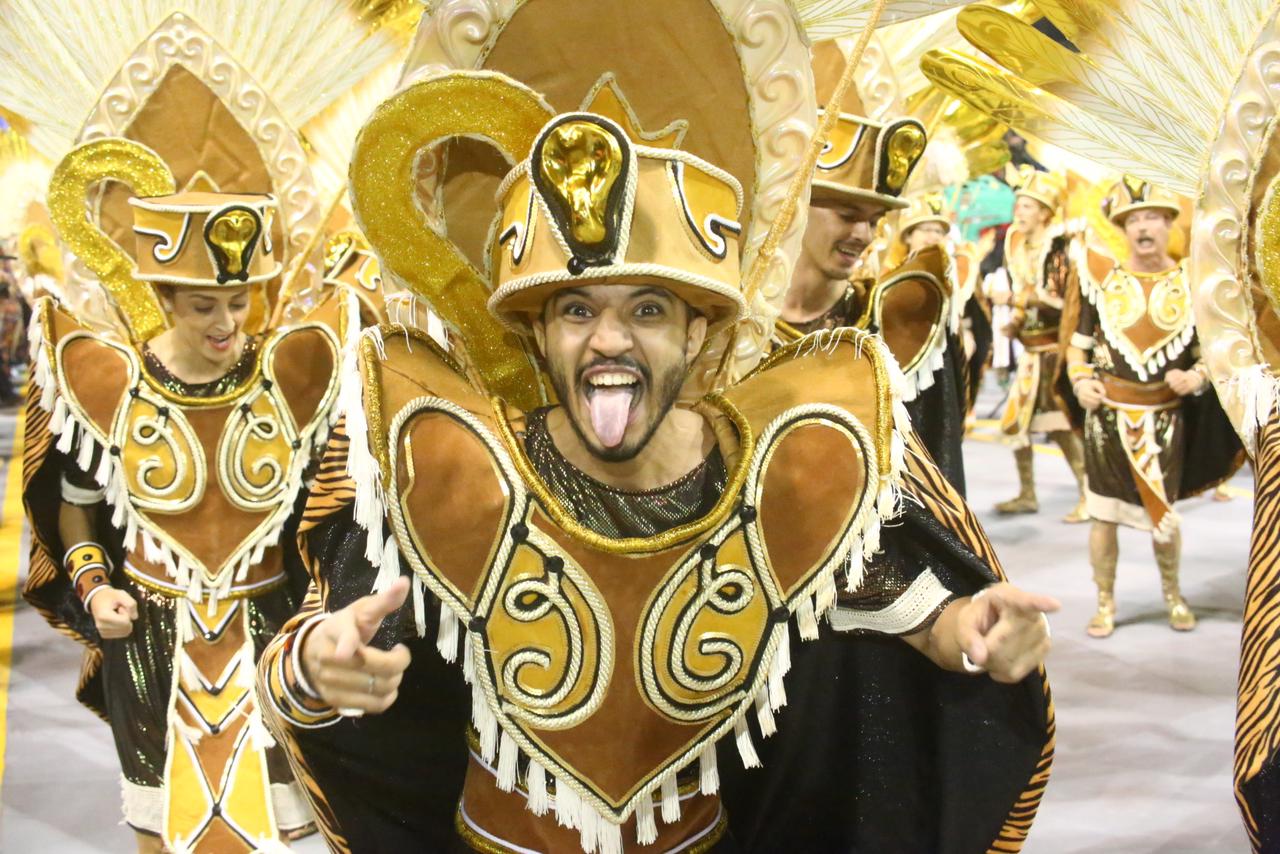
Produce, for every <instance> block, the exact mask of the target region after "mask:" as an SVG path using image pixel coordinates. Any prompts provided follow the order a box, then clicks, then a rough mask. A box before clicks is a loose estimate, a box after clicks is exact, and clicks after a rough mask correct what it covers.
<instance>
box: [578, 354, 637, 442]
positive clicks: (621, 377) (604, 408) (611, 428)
mask: <svg viewBox="0 0 1280 854" xmlns="http://www.w3.org/2000/svg"><path fill="white" fill-rule="evenodd" d="M644 385H645V383H644V377H643V376H642V375H641V373H640V372H639V371H637V370H635V369H634V368H627V367H622V366H618V365H610V366H604V367H598V368H590V369H588V370H587V371H586V372H585V373H584V374H583V376H582V393H583V396H584V397H585V398H586V401H587V412H588V413H589V414H590V416H591V429H593V430H594V431H595V433H596V438H598V439H599V440H600V444H602V445H604V446H605V447H606V448H616V447H618V446H619V445H621V444H622V439H623V437H624V436H625V435H626V433H627V427H628V426H629V425H630V424H631V422H632V421H633V420H634V419H635V413H636V408H637V406H638V405H639V402H640V398H641V396H642V395H643V394H644Z"/></svg>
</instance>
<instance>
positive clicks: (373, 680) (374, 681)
mask: <svg viewBox="0 0 1280 854" xmlns="http://www.w3.org/2000/svg"><path fill="white" fill-rule="evenodd" d="M377 684H378V677H376V676H374V675H373V674H372V673H371V674H369V690H368V693H370V694H372V693H374V688H375V687H377Z"/></svg>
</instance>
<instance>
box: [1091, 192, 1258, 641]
mask: <svg viewBox="0 0 1280 854" xmlns="http://www.w3.org/2000/svg"><path fill="white" fill-rule="evenodd" d="M1103 209H1104V211H1105V212H1106V213H1107V214H1108V216H1109V218H1110V219H1111V222H1112V223H1114V224H1115V225H1116V226H1117V227H1118V228H1120V229H1121V230H1123V231H1124V235H1125V238H1126V239H1127V240H1128V244H1129V259H1128V261H1126V262H1125V263H1123V264H1120V263H1116V261H1115V260H1114V259H1112V258H1111V257H1109V256H1108V255H1105V254H1103V253H1101V252H1098V251H1096V250H1094V249H1092V248H1088V247H1086V246H1085V244H1084V243H1083V242H1081V243H1078V244H1077V245H1076V251H1077V252H1079V253H1080V255H1081V256H1082V257H1078V258H1077V259H1076V270H1077V271H1078V274H1079V279H1080V297H1081V304H1080V307H1079V322H1078V324H1077V326H1076V331H1075V334H1073V335H1072V337H1071V346H1070V348H1069V349H1068V350H1067V375H1068V377H1069V379H1070V381H1071V388H1072V391H1073V392H1074V394H1075V396H1076V398H1077V399H1078V400H1079V401H1080V405H1081V406H1082V407H1084V409H1085V411H1086V412H1085V416H1084V449H1085V467H1086V469H1087V470H1088V487H1087V489H1086V493H1085V495H1086V499H1087V502H1088V510H1089V517H1090V518H1091V519H1092V520H1093V525H1092V529H1091V531H1090V533H1089V562H1090V564H1092V566H1093V580H1094V583H1095V584H1096V585H1097V586H1098V610H1097V613H1095V614H1094V616H1093V618H1092V619H1091V620H1090V621H1089V626H1088V631H1089V634H1090V635H1092V636H1093V637H1097V638H1104V637H1108V636H1109V635H1110V634H1111V633H1112V632H1113V631H1114V630H1115V614H1116V603H1115V596H1114V594H1115V580H1116V563H1117V561H1118V559H1119V545H1118V541H1117V537H1116V526H1117V525H1125V526H1127V527H1131V528H1137V529H1138V530H1141V531H1150V532H1151V534H1152V539H1153V545H1154V548H1155V558H1156V565H1157V566H1158V567H1159V569H1160V583H1161V588H1162V590H1163V593H1164V600H1165V605H1166V606H1167V607H1168V610H1169V625H1170V626H1172V627H1173V628H1174V629H1175V630H1177V631H1184V632H1185V631H1190V630H1191V629H1193V628H1195V625H1196V618H1195V615H1194V614H1193V613H1192V612H1191V609H1190V607H1188V605H1187V603H1186V600H1185V599H1183V598H1182V593H1181V591H1180V589H1179V586H1178V562H1179V556H1180V553H1181V550H1182V536H1181V524H1180V522H1181V520H1180V519H1179V517H1178V514H1177V513H1176V512H1175V511H1174V509H1173V504H1174V502H1175V501H1177V500H1179V499H1181V498H1188V497H1191V496H1193V495H1197V494H1199V493H1200V492H1203V491H1205V490H1206V489H1211V488H1213V487H1214V486H1216V485H1217V484H1218V483H1221V482H1222V481H1223V480H1225V479H1226V478H1228V477H1230V476H1231V475H1232V474H1234V473H1235V470H1236V469H1237V468H1238V467H1239V465H1240V463H1241V457H1242V454H1241V449H1240V446H1239V442H1238V441H1237V440H1236V437H1235V434H1234V433H1232V432H1231V430H1230V424H1229V422H1227V420H1226V416H1225V414H1223V413H1222V412H1221V407H1219V406H1218V402H1217V398H1216V397H1215V396H1214V395H1209V396H1208V397H1207V398H1206V399H1205V400H1203V401H1200V400H1195V399H1196V398H1198V396H1199V395H1200V394H1201V392H1203V391H1205V390H1206V389H1208V388H1209V373H1208V369H1206V368H1205V366H1204V362H1203V361H1202V360H1201V358H1200V346H1199V342H1198V341H1197V340H1196V337H1195V325H1194V323H1193V316H1192V311H1191V286H1190V283H1189V282H1188V281H1187V274H1186V268H1185V266H1184V265H1182V264H1179V263H1177V262H1175V261H1174V260H1173V258H1172V257H1170V255H1169V251H1168V250H1169V235H1170V229H1171V228H1172V226H1173V222H1174V220H1175V218H1176V217H1177V216H1178V214H1179V212H1180V208H1179V205H1178V200H1177V199H1176V198H1174V197H1173V196H1171V195H1169V194H1168V193H1165V192H1163V191H1161V190H1159V189H1157V188H1156V187H1154V186H1153V185H1151V184H1148V183H1146V182H1145V181H1138V180H1134V179H1128V178H1126V179H1124V180H1122V181H1120V182H1118V183H1117V184H1116V185H1115V186H1114V187H1113V188H1112V189H1111V192H1110V193H1109V194H1108V195H1107V198H1106V200H1105V202H1104V203H1103ZM1193 401H1194V402H1195V403H1198V404H1199V406H1195V407H1192V406H1191V404H1192V402H1193ZM1205 405H1208V406H1209V407H1211V409H1212V410H1213V411H1212V412H1210V413H1208V416H1209V417H1210V418H1214V416H1216V418H1214V421H1213V422H1208V423H1206V419H1204V418H1201V417H1199V415H1200V410H1201V409H1202V408H1203V407H1204V406H1205ZM1213 423H1216V424H1217V425H1219V427H1220V429H1219V430H1218V431H1217V432H1216V434H1215V433H1211V432H1210V431H1209V428H1210V426H1211V424H1213ZM1197 428H1198V429H1197ZM1191 447H1195V449H1196V452H1195V454H1190V453H1189V450H1190V448H1191Z"/></svg>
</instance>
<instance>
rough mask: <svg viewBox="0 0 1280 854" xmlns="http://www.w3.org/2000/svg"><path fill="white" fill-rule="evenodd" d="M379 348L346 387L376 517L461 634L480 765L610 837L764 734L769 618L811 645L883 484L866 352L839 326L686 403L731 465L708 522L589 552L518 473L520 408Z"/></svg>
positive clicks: (884, 390) (769, 695)
mask: <svg viewBox="0 0 1280 854" xmlns="http://www.w3.org/2000/svg"><path fill="white" fill-rule="evenodd" d="M398 339H400V340H402V339H403V336H393V335H389V336H388V337H387V357H386V361H385V362H383V361H381V360H377V359H374V360H373V361H370V362H368V365H367V371H368V372H367V374H366V375H367V376H370V377H372V378H373V379H372V380H370V382H371V385H370V386H367V387H366V406H367V408H368V409H369V415H370V432H371V433H374V434H377V435H382V436H384V437H385V441H384V442H378V443H376V444H378V445H380V446H382V447H384V448H385V454H386V456H385V459H384V460H383V461H382V463H383V465H382V469H383V471H384V472H387V473H389V474H390V477H389V478H387V479H386V480H385V481H384V483H385V485H386V488H387V494H388V496H389V500H388V502H387V507H386V516H387V520H388V522H389V523H390V527H391V529H392V531H393V533H394V536H395V538H396V541H397V544H398V545H399V549H400V553H401V554H402V555H403V556H404V559H405V560H406V561H407V562H408V564H409V566H410V567H411V568H412V569H413V572H414V574H415V575H416V576H417V577H418V578H419V579H420V580H421V581H422V582H424V583H425V585H426V586H427V587H428V588H429V589H430V590H431V591H432V592H433V593H435V594H436V595H437V596H438V597H439V598H440V599H441V600H442V601H443V602H444V603H445V605H446V606H447V608H446V609H445V612H444V613H445V614H447V615H450V616H451V618H452V619H456V620H457V621H458V623H457V624H454V626H453V627H450V626H449V625H446V626H445V627H444V628H443V629H442V637H447V636H452V635H451V633H452V632H454V631H456V630H457V629H458V628H461V630H462V632H461V634H462V637H463V643H464V644H466V645H467V646H468V647H469V651H468V653H467V654H466V655H465V656H464V661H467V662H470V664H469V667H470V672H469V673H468V675H469V676H470V678H471V680H472V684H473V685H474V686H475V690H476V701H475V703H473V709H474V715H473V717H474V723H475V724H476V727H477V729H478V730H479V732H480V743H481V747H482V755H483V758H485V760H486V761H491V762H493V763H495V765H496V767H498V768H499V769H501V768H502V767H503V764H504V760H502V759H501V758H500V757H501V756H508V757H510V756H513V755H515V754H516V753H517V752H518V753H523V754H524V755H526V756H527V757H529V759H530V761H531V763H532V765H531V767H536V770H535V771H534V772H533V773H536V774H540V775H541V774H550V775H551V776H552V777H553V778H554V779H555V781H556V785H557V787H558V790H559V791H564V789H565V788H568V789H571V790H572V791H573V792H574V793H575V794H576V795H577V797H578V798H579V799H581V801H582V803H583V804H585V805H587V807H588V808H590V809H591V810H593V811H594V813H596V814H598V815H599V816H600V817H601V818H602V819H603V820H604V821H606V822H608V823H610V824H612V825H621V824H622V823H624V822H625V821H627V820H628V818H629V817H631V816H632V815H634V814H635V812H636V811H637V810H644V809H646V806H645V804H649V807H648V808H650V809H651V808H652V802H653V801H652V799H653V798H654V797H655V795H660V794H661V791H662V787H663V783H664V781H666V780H669V779H674V775H675V774H676V773H677V772H678V771H679V770H680V769H682V768H684V767H686V766H688V765H689V764H691V763H692V762H694V761H697V760H698V759H699V757H703V756H705V755H706V753H707V751H708V750H711V752H712V754H714V750H713V749H712V748H711V745H713V743H714V742H715V740H716V739H718V738H720V737H721V736H723V735H725V734H726V733H729V732H735V731H742V732H745V716H746V715H747V713H748V712H749V711H750V710H751V709H752V708H753V707H754V708H755V709H757V710H763V711H760V712H759V713H760V714H761V715H766V716H770V720H771V714H772V709H774V708H776V707H777V706H778V705H779V704H780V703H781V701H782V699H781V696H780V694H781V679H782V675H783V674H784V673H785V668H786V662H785V658H786V656H785V655H781V656H780V655H779V649H780V647H782V646H784V645H785V644H786V643H787V641H786V638H787V631H788V629H787V622H788V620H789V619H791V618H792V617H798V618H799V619H800V620H801V625H802V627H805V629H806V631H809V630H812V631H816V622H815V619H816V617H815V615H816V614H817V613H820V612H821V611H823V610H826V609H827V608H829V607H831V606H833V605H834V601H835V591H836V587H835V584H836V575H837V573H838V572H840V571H842V570H843V568H844V567H845V566H846V563H847V561H849V560H850V554H851V553H853V554H854V555H855V557H854V558H853V560H854V565H855V566H859V565H860V562H861V554H862V548H861V543H862V538H863V537H864V535H867V534H868V533H869V532H870V530H871V529H872V528H873V527H875V526H876V525H878V524H879V518H880V516H879V502H880V500H881V498H882V497H883V496H884V495H887V494H888V491H889V490H890V489H891V483H892V481H893V479H894V477H895V474H894V472H893V470H892V459H893V454H892V453H891V446H892V443H893V442H894V441H895V440H894V438H893V437H894V428H893V420H892V419H893V415H892V410H893V406H892V403H891V401H890V399H889V397H888V383H887V376H888V375H887V367H886V365H885V359H886V355H885V354H884V353H883V351H882V350H881V348H880V347H879V346H878V345H877V344H875V343H874V340H873V339H870V338H868V337H866V336H864V335H862V334H860V333H857V332H854V331H851V330H842V331H840V332H838V333H834V334H830V335H829V340H827V341H825V342H824V343H825V344H826V346H824V347H816V348H814V347H805V346H803V345H804V342H800V344H798V345H790V346H788V347H784V348H783V349H782V350H780V351H778V352H776V353H775V354H774V355H773V356H772V357H771V358H770V359H769V360H768V362H767V363H766V365H764V366H763V367H762V369H760V370H758V371H757V372H756V373H754V374H752V375H751V376H750V377H748V378H747V379H745V380H743V381H742V382H741V383H739V384H738V385H736V386H735V387H733V388H732V389H730V390H728V391H726V392H725V393H724V394H723V395H718V396H712V397H710V398H708V399H706V400H704V401H703V403H702V404H701V405H700V411H701V412H702V413H703V414H704V416H705V417H707V418H708V420H709V421H710V422H711V424H712V427H713V428H714V429H715V432H716V435H717V436H718V437H720V439H721V453H722V454H723V456H724V458H725V460H726V464H727V465H728V466H729V469H730V475H729V484H728V487H727V489H726V491H725V493H724V495H723V496H722V498H721V500H720V501H719V503H718V504H717V505H716V507H715V509H714V510H713V511H712V512H711V513H710V514H708V516H706V517H705V518H703V519H701V520H698V521H697V522H694V523H692V524H690V525H686V526H684V527H682V528H677V529H674V530H672V531H668V532H666V533H664V534H660V535H658V536H655V537H651V538H646V539H631V540H610V539H606V538H604V537H600V536H599V535H596V534H593V533H592V532H590V531H587V530H585V529H583V528H582V527H581V526H580V525H578V524H577V523H576V521H574V519H573V516H572V514H571V513H570V512H569V510H568V509H567V508H564V507H562V506H560V505H559V503H558V502H557V500H556V499H555V498H554V496H552V495H551V494H550V492H549V490H548V489H547V488H546V486H545V485H544V484H543V483H542V482H541V480H540V479H539V477H538V475H537V473H536V472H534V471H533V469H532V466H531V465H530V463H529V461H528V459H527V458H526V457H525V455H524V451H523V447H522V445H521V443H520V442H519V440H518V439H517V438H516V436H515V434H514V430H513V428H512V426H511V424H512V422H513V421H518V420H519V418H520V415H519V413H517V412H515V411H514V410H510V409H509V408H508V407H506V406H504V405H503V404H501V403H500V402H493V401H489V400H487V399H485V398H483V397H482V396H480V395H479V394H477V393H476V392H474V391H472V390H469V389H467V388H466V387H465V385H464V384H463V381H462V380H461V378H460V377H458V376H457V375H456V374H454V373H453V371H452V369H451V368H450V367H449V366H448V364H447V362H446V361H445V360H444V359H442V358H440V357H439V356H438V355H437V354H434V353H432V352H431V351H430V350H429V348H428V347H427V346H423V344H425V342H422V343H419V342H418V341H415V342H414V343H413V345H412V346H413V350H412V352H410V351H409V350H408V349H407V346H406V345H403V344H398V343H393V342H397V340H398ZM806 340H807V339H806ZM367 355H368V354H366V356H367ZM819 471H820V472H821V476H820V477H819V476H816V474H817V473H818V472H819ZM857 575H858V574H857V573H854V577H855V579H856V577H857ZM442 619H444V620H445V621H446V623H448V622H449V621H450V620H449V617H444V616H442ZM459 624H460V625H459ZM507 767H509V768H512V769H514V766H511V765H510V764H509V763H508V766H507ZM511 773H512V774H514V770H512V771H511ZM511 779H514V778H511ZM507 782H511V780H510V779H509V780H507ZM499 785H500V786H502V785H503V781H502V774H501V771H499Z"/></svg>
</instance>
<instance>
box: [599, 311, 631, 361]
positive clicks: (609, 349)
mask: <svg viewBox="0 0 1280 854" xmlns="http://www.w3.org/2000/svg"><path fill="white" fill-rule="evenodd" d="M589 343H590V346H591V349H592V350H594V351H596V352H597V353H599V354H600V355H601V356H618V355H621V354H622V353H625V352H627V351H628V350H630V349H631V328H630V327H629V326H627V324H626V323H625V322H624V321H623V319H622V317H621V316H620V315H619V314H618V312H616V311H614V310H613V309H605V310H604V311H603V312H601V313H600V318H599V320H597V321H596V324H595V328H594V329H593V330H592V331H591V340H590V342H589Z"/></svg>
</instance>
